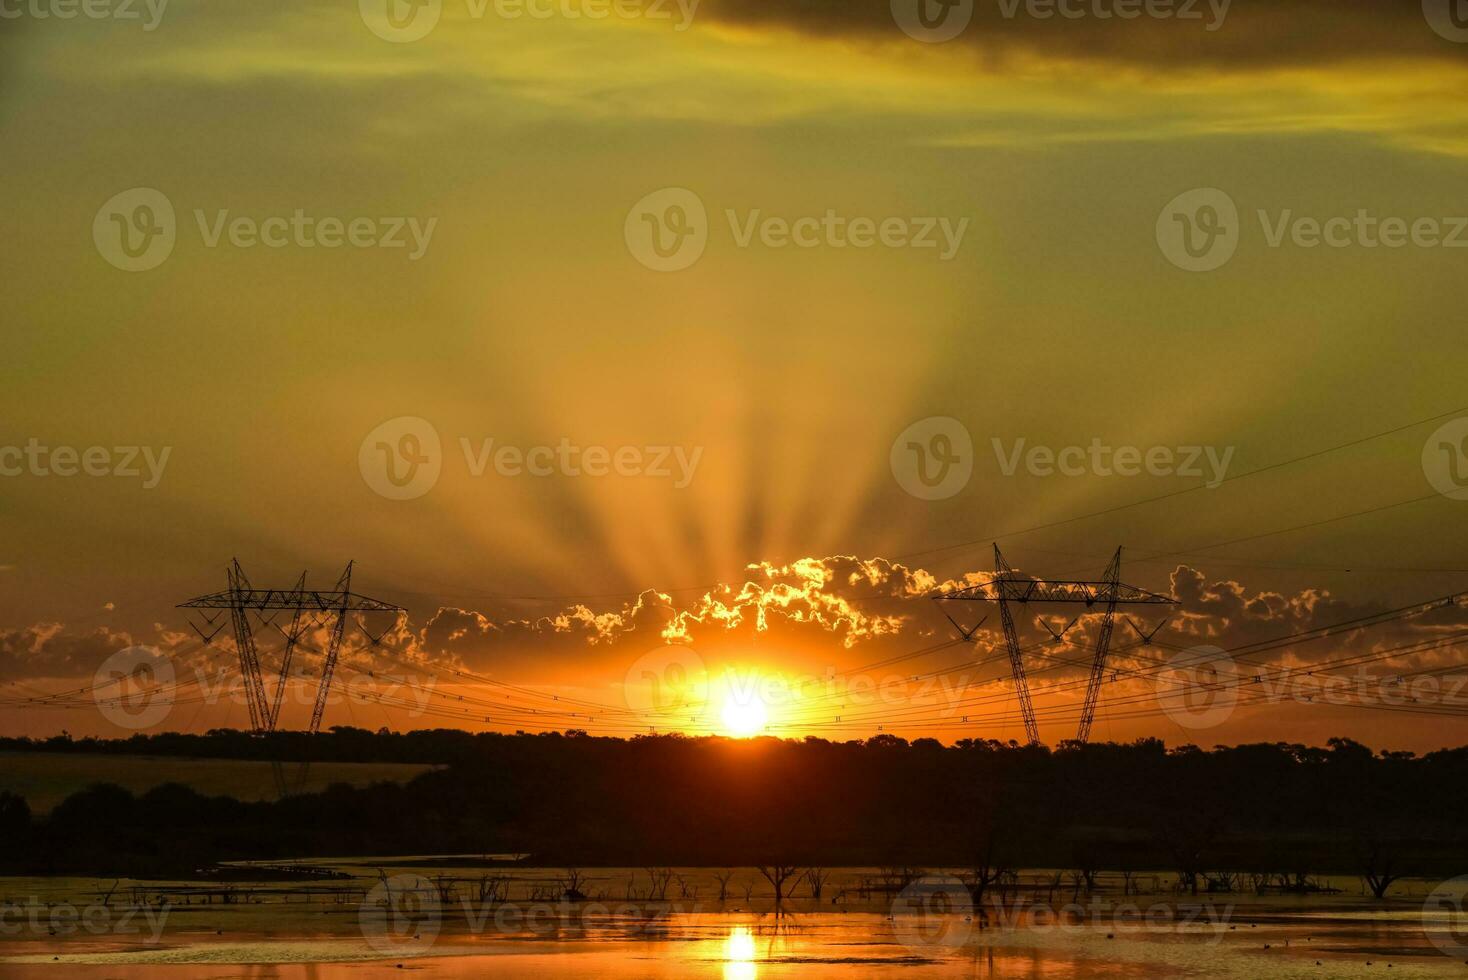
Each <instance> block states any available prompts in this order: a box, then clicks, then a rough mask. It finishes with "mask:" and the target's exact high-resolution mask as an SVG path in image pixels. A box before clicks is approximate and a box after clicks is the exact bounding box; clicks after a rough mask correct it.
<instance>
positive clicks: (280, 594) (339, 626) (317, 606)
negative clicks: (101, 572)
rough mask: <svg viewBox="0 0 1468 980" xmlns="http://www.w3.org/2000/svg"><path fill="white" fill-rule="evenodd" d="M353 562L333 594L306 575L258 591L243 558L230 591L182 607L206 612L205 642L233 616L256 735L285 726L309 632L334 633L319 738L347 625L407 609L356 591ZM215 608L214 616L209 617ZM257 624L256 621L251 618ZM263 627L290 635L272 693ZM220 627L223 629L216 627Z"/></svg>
mask: <svg viewBox="0 0 1468 980" xmlns="http://www.w3.org/2000/svg"><path fill="white" fill-rule="evenodd" d="M354 564H355V563H354V562H347V567H346V570H345V571H343V572H342V574H341V577H340V578H339V579H337V583H336V588H334V589H331V590H329V591H327V590H321V589H308V588H306V573H305V572H302V573H301V577H300V578H299V579H297V580H296V584H295V585H294V586H293V587H291V588H288V589H257V588H255V587H253V586H252V585H251V584H250V580H249V579H248V578H246V577H245V571H244V569H243V568H241V567H240V563H239V560H238V559H235V560H232V561H231V562H230V565H229V568H228V569H227V574H228V578H229V588H227V589H226V590H224V591H223V592H213V593H210V594H209V595H203V596H199V597H197V598H194V599H190V600H188V601H187V602H181V603H179V605H178V608H180V609H198V610H204V611H205V612H204V624H205V625H204V626H203V627H200V626H199V625H198V624H197V623H194V622H190V624H189V625H190V626H193V628H194V630H195V632H197V633H198V634H199V636H200V637H201V638H202V639H203V640H204V642H205V644H209V643H211V642H213V640H214V637H215V636H217V635H219V633H220V632H221V631H222V630H223V629H224V627H225V624H224V623H219V622H218V620H219V617H220V614H221V613H224V612H227V613H228V614H229V624H228V625H229V626H230V627H231V628H232V630H233V633H234V642H235V650H236V652H237V653H238V656H239V662H240V674H241V676H243V678H244V682H245V701H246V704H247V705H248V707H249V711H250V730H251V731H252V732H253V733H254V734H256V735H266V734H269V733H271V732H273V731H275V730H276V726H277V724H278V723H279V722H280V707H281V703H282V700H283V698H284V696H285V688H286V684H287V683H288V682H289V680H290V671H291V663H292V660H293V659H294V657H295V653H296V649H297V647H298V646H299V645H300V643H301V637H302V636H303V635H305V634H306V632H307V631H308V630H311V629H319V628H321V627H324V626H326V627H329V628H330V633H329V638H328V640H327V643H326V648H325V650H324V651H323V655H322V663H321V679H320V681H319V682H318V683H317V685H316V698H315V701H314V703H313V705H312V708H311V724H310V728H309V731H310V733H311V734H313V735H314V734H316V733H317V732H319V731H320V730H321V718H322V715H323V714H325V712H326V702H327V698H328V697H329V695H330V693H331V681H332V677H333V675H334V674H335V673H336V664H337V659H338V658H339V657H340V655H341V648H342V640H343V638H344V637H345V635H346V629H347V621H348V619H350V618H353V617H355V616H357V615H358V614H365V613H392V614H393V615H394V617H396V615H397V614H398V613H401V612H402V611H403V610H402V608H401V607H399V606H396V605H394V604H392V603H390V602H383V601H382V600H380V599H373V598H371V597H369V596H365V595H360V594H358V593H356V592H353V591H352V567H353V565H354ZM209 610H214V613H213V615H210V614H209V613H208V611H209ZM282 614H285V615H286V616H288V617H289V621H290V625H289V627H285V626H281V625H280V624H279V623H278V622H277V620H278V619H279V618H281V616H282ZM252 616H253V617H254V618H255V622H252V621H251V617H252ZM256 622H257V623H258V624H259V625H260V626H261V627H264V628H270V627H274V628H275V629H277V630H279V631H280V632H281V634H282V635H283V636H284V637H285V646H284V648H283V650H282V653H281V660H280V669H279V673H278V676H277V678H276V683H275V689H274V691H270V690H267V688H266V684H265V671H264V670H263V669H262V667H261V665H260V653H259V648H258V646H257V644H256V641H255V623H256ZM216 623H217V624H218V625H216ZM358 627H359V628H360V629H361V630H362V632H363V633H365V634H366V635H367V637H368V639H370V640H371V641H372V643H373V645H374V646H375V645H376V644H377V643H378V642H380V640H381V636H373V635H372V634H371V633H369V632H367V628H366V627H365V626H363V625H361V623H360V622H359V623H358ZM275 765H276V778H277V782H279V783H280V784H281V788H282V790H283V789H284V780H283V777H282V776H281V774H280V768H279V763H275Z"/></svg>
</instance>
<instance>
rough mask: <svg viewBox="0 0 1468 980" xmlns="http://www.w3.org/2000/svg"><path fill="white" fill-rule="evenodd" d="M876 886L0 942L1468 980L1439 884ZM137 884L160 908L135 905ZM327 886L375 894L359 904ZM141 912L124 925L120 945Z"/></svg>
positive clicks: (196, 920)
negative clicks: (1185, 890) (1199, 888)
mask: <svg viewBox="0 0 1468 980" xmlns="http://www.w3.org/2000/svg"><path fill="white" fill-rule="evenodd" d="M384 863H385V862H384ZM419 870H422V869H419ZM870 872H871V869H842V870H840V871H838V872H836V873H835V874H834V875H833V877H832V881H831V883H830V885H829V886H828V887H829V890H828V891H827V892H826V893H825V894H824V896H823V897H822V899H820V900H819V901H817V900H816V899H815V898H814V897H813V896H810V895H809V894H806V892H805V891H801V892H800V893H799V894H800V895H802V896H803V897H802V898H799V899H796V900H794V901H792V902H790V903H789V905H788V911H787V914H785V915H783V916H780V917H778V918H777V917H776V916H775V915H774V914H773V912H772V905H773V903H772V898H773V894H772V892H770V891H769V890H768V886H766V887H765V890H764V891H760V890H759V888H758V887H757V886H758V884H759V883H760V882H759V881H757V880H756V879H757V878H758V876H757V875H753V873H752V872H749V871H748V870H747V869H746V870H744V871H741V872H739V873H738V874H737V875H736V876H735V878H734V879H732V880H731V881H730V883H729V897H728V898H727V900H726V901H723V902H719V901H717V900H716V896H711V890H712V889H714V888H716V887H717V883H716V879H715V878H714V877H713V871H712V870H710V869H702V870H700V869H681V870H680V871H678V872H677V874H676V879H677V880H678V881H679V882H680V884H679V885H675V886H674V888H675V890H676V889H677V888H686V889H687V890H688V891H689V892H692V893H696V894H693V895H692V896H691V897H690V896H689V895H684V896H682V898H683V899H685V900H683V901H680V900H678V899H673V900H671V901H667V902H651V901H649V900H646V899H645V898H644V899H642V900H637V895H638V890H639V889H645V888H646V881H647V873H646V872H645V871H637V870H635V869H621V870H616V869H598V870H596V871H594V872H590V873H588V875H587V877H586V882H585V884H586V888H587V893H588V894H589V895H592V896H593V897H594V899H595V900H594V901H592V902H589V903H588V902H578V903H569V902H565V901H558V900H555V899H552V900H550V901H540V900H537V899H536V898H535V896H536V895H537V894H540V895H543V894H545V889H547V888H548V887H550V885H552V884H554V883H555V882H556V881H557V878H558V872H556V871H555V870H553V869H515V871H514V875H513V876H514V884H513V887H512V890H511V892H510V894H509V896H508V900H505V901H498V902H490V903H475V902H470V901H467V900H466V901H463V902H461V903H459V904H458V905H457V906H450V905H444V906H441V907H434V908H432V909H429V910H428V911H427V912H425V910H424V909H422V908H418V907H416V906H415V907H405V908H404V909H399V908H397V907H396V906H394V907H393V909H392V911H391V912H388V911H387V910H379V913H380V914H378V915H377V916H376V917H375V918H374V917H373V916H372V915H368V914H365V913H364V912H363V908H364V907H365V905H364V902H363V900H362V897H361V896H362V895H363V894H364V893H368V892H370V891H371V890H372V889H373V888H375V887H377V886H378V884H379V883H380V881H381V880H382V879H383V878H384V877H392V876H393V875H395V874H404V873H408V874H416V872H411V871H409V870H408V869H407V868H406V867H405V866H400V867H398V868H387V869H384V870H383V871H382V872H378V871H377V869H376V868H375V867H374V868H372V869H365V868H364V869H362V870H361V873H360V876H359V877H357V878H353V879H350V880H348V881H346V882H342V883H338V884H335V885H330V886H324V889H325V890H323V886H322V885H320V884H314V885H306V884H300V883H286V884H282V883H280V882H275V883H268V882H261V883H257V884H254V885H244V886H241V887H242V892H241V893H239V894H236V895H235V896H233V897H232V898H231V901H230V904H222V899H220V898H219V896H217V895H206V894H205V891H206V890H207V889H211V888H212V889H217V888H219V887H220V886H219V885H217V884H215V885H203V884H201V883H197V882H195V883H192V884H190V885H188V886H187V887H188V888H189V889H190V890H189V891H184V892H181V893H180V892H170V893H169V894H170V895H171V896H172V897H170V899H169V901H170V902H172V903H175V904H173V905H172V907H171V908H169V909H168V910H167V915H166V916H164V915H162V914H161V912H160V910H159V909H158V908H156V907H145V908H138V907H137V906H134V905H131V904H129V903H127V902H124V901H122V899H123V897H124V895H126V894H129V893H131V894H135V895H151V896H152V899H151V900H152V901H157V897H158V895H159V894H160V892H159V891H158V889H160V888H163V889H167V888H169V887H171V886H169V885H168V884H166V883H147V884H143V883H134V882H125V883H121V884H120V886H117V887H114V885H113V882H111V881H106V882H99V881H92V880H86V879H0V897H4V898H5V899H6V900H7V901H8V902H9V903H11V904H10V906H9V909H10V912H11V915H10V918H9V919H8V920H6V921H7V925H8V926H9V928H6V929H3V930H0V977H5V978H10V977H15V978H21V980H42V978H44V980H57V978H59V977H62V976H65V977H72V976H76V977H81V978H83V980H184V978H186V977H187V978H194V977H199V978H205V980H235V978H241V977H260V978H280V980H308V978H309V980H346V978H348V977H363V976H366V977H385V976H389V975H394V976H402V975H403V974H404V973H405V972H411V974H412V975H413V976H414V977H417V978H421V980H438V978H445V980H447V978H464V977H471V976H474V977H477V976H506V977H520V976H533V977H536V978H537V980H560V978H570V977H578V978H579V977H585V976H604V977H611V978H634V977H637V978H642V977H653V978H661V977H693V978H720V980H771V978H783V977H797V976H798V977H809V978H824V980H858V978H865V977H879V978H880V977H903V978H912V980H920V978H927V977H940V976H941V977H1044V978H1055V980H1066V978H1076V980H1095V978H1131V977H1219V978H1224V980H1232V978H1238V980H1245V978H1250V980H1252V978H1255V977H1281V978H1294V977H1316V978H1319V977H1356V976H1360V977H1366V976H1383V975H1386V976H1390V977H1393V978H1403V977H1405V978H1416V977H1423V978H1426V977H1431V978H1439V977H1448V976H1454V977H1457V976H1464V975H1465V973H1468V966H1465V964H1464V960H1468V935H1465V931H1468V920H1465V917H1464V916H1463V914H1462V913H1461V911H1459V910H1458V909H1457V908H1456V907H1455V908H1451V909H1449V910H1447V911H1442V910H1428V911H1425V910H1424V901H1423V898H1424V896H1425V895H1426V894H1427V893H1428V892H1430V891H1431V890H1432V883H1421V882H1416V883H1404V884H1403V885H1402V886H1401V888H1400V889H1399V890H1398V893H1397V896H1396V898H1395V900H1394V901H1389V902H1387V903H1377V902H1371V901H1368V900H1366V899H1365V898H1363V897H1362V896H1361V895H1360V894H1359V889H1357V891H1356V892H1355V893H1349V892H1346V891H1345V890H1344V889H1343V890H1342V892H1341V893H1339V894H1335V895H1328V896H1313V897H1302V896H1274V897H1260V896H1255V895H1215V896H1204V897H1193V896H1183V895H1179V894H1177V893H1176V892H1174V891H1170V890H1169V889H1167V888H1159V889H1158V890H1156V891H1153V892H1150V893H1148V894H1144V895H1124V894H1123V893H1122V892H1121V890H1120V889H1119V888H1116V887H1114V886H1115V885H1116V883H1115V882H1105V883H1103V885H1109V886H1113V887H1102V888H1101V889H1100V890H1099V891H1098V893H1097V894H1095V895H1093V896H1091V897H1088V898H1087V897H1082V898H1079V900H1078V901H1075V902H1068V901H1067V899H1069V898H1073V897H1074V896H1072V895H1068V894H1066V893H1065V890H1064V889H1054V888H1051V889H1048V890H1047V889H1046V888H1044V887H1041V886H1040V885H1039V884H1038V883H1039V882H1041V881H1043V880H1044V879H1045V877H1046V875H1045V874H1044V873H1038V872H1037V873H1034V875H1033V876H1032V877H1031V879H1030V881H1029V887H1028V890H1027V891H1026V892H1025V893H1024V895H1023V896H1015V897H1014V898H1013V899H1012V900H1011V901H1010V902H1008V903H1007V904H1005V903H1000V904H990V905H988V906H987V907H986V909H985V911H984V912H983V913H982V914H980V913H978V912H975V910H973V909H971V908H968V909H962V908H960V909H958V910H956V911H955V910H954V909H953V907H952V906H950V905H945V904H944V902H943V901H940V900H939V899H943V898H944V882H945V879H944V878H942V877H941V876H934V877H930V878H925V879H922V882H921V887H916V888H915V889H914V890H912V891H910V892H904V893H902V896H897V897H895V898H894V896H893V895H890V894H873V893H871V892H869V891H862V890H861V889H860V887H859V886H860V883H862V882H863V881H865V882H868V883H869V882H870V881H871V875H870ZM439 873H440V872H439V871H438V870H434V871H432V872H429V874H433V875H437V874H439ZM461 873H462V874H463V875H464V877H463V878H461V879H460V880H461V882H464V883H465V884H464V885H463V886H462V887H468V884H467V883H468V882H469V881H471V880H472V879H473V876H474V875H478V874H481V873H483V872H482V871H480V870H475V871H473V872H470V871H469V870H468V869H464V870H463V871H462V872H461ZM393 880H395V881H400V880H402V879H400V878H394V879H393ZM418 880H427V879H422V878H420V879H418ZM946 880H947V881H949V882H950V883H951V879H946ZM134 887H137V888H141V889H144V891H142V892H130V889H132V888H134ZM331 888H339V889H344V890H348V891H349V890H350V889H354V888H355V889H359V891H358V892H357V893H356V897H355V898H353V899H352V900H347V899H346V898H345V897H344V893H337V894H333V893H332V892H331V891H330V889H331ZM313 889H315V890H313ZM109 890H110V895H109V901H110V903H111V904H109V905H107V906H106V907H105V909H106V912H105V914H106V916H110V919H109V922H108V924H109V928H108V929H106V930H90V931H89V930H86V929H71V930H68V931H66V932H67V934H58V935H49V934H47V932H48V930H47V928H46V927H44V926H43V927H41V928H39V929H38V928H37V927H36V926H35V925H34V924H33V923H32V924H30V925H29V926H28V927H21V928H14V927H15V926H16V925H17V923H19V922H20V919H21V913H20V911H19V909H20V908H21V904H20V903H22V902H23V901H24V902H31V904H32V906H35V905H38V907H39V908H40V909H42V910H43V911H45V910H49V909H52V908H55V907H57V906H59V905H61V904H65V903H68V902H69V903H72V904H73V905H75V906H78V907H83V906H85V905H86V903H88V902H91V903H92V908H93V909H94V911H95V909H96V904H95V901H96V896H97V895H98V894H99V893H108V892H109ZM195 890H197V891H195ZM674 893H675V894H676V891H675V892H674ZM965 894H966V893H965ZM241 895H246V896H248V897H244V898H241V897H240V896H241ZM613 895H616V896H618V897H617V898H614V897H612V896H613ZM30 896H35V899H34V900H32V899H31V898H30ZM700 896H701V897H700ZM903 896H906V897H905V898H904V897H903ZM206 899H207V901H206ZM27 907H31V906H27ZM125 914H128V915H130V919H129V921H128V923H127V928H122V927H121V926H122V922H121V917H122V916H123V915H125ZM155 926H156V929H155V928H154V927H155Z"/></svg>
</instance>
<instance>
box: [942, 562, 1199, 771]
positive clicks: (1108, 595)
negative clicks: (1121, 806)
mask: <svg viewBox="0 0 1468 980" xmlns="http://www.w3.org/2000/svg"><path fill="white" fill-rule="evenodd" d="M933 599H934V601H936V602H939V603H943V602H953V601H967V602H995V603H998V604H999V618H1000V621H1001V622H1002V624H1003V627H1004V642H1005V645H1006V646H1007V647H1008V649H1009V670H1010V675H1011V676H1012V677H1013V679H1014V689H1015V694H1016V696H1017V697H1018V699H1019V711H1020V715H1021V717H1022V718H1023V719H1024V724H1025V737H1026V739H1027V740H1028V741H1029V742H1031V743H1035V742H1039V741H1040V726H1039V724H1038V723H1037V722H1036V721H1035V706H1034V704H1033V702H1032V701H1031V700H1030V683H1029V679H1028V677H1027V676H1026V674H1025V662H1024V654H1023V652H1022V651H1021V649H1020V644H1019V630H1018V629H1017V628H1016V626H1015V622H1014V610H1013V608H1012V607H1013V606H1016V605H1018V606H1019V607H1021V608H1022V609H1028V608H1029V606H1030V604H1031V603H1036V604H1039V603H1061V604H1079V605H1083V606H1085V607H1086V609H1088V610H1089V609H1099V610H1100V611H1101V614H1102V615H1101V624H1100V628H1099V630H1098V632H1097V636H1096V650H1095V654H1094V655H1093V656H1092V658H1091V673H1090V677H1089V679H1088V680H1087V682H1086V700H1085V702H1084V703H1083V704H1082V705H1081V719H1080V724H1079V725H1078V726H1077V728H1076V741H1078V742H1082V743H1084V742H1085V741H1086V739H1088V738H1089V737H1090V735H1091V721H1092V720H1093V719H1094V718H1095V715H1096V701H1097V699H1098V697H1099V695H1100V693H1101V682H1102V680H1103V679H1104V677H1105V675H1106V657H1107V654H1108V652H1109V650H1110V648H1111V633H1112V629H1113V627H1114V626H1115V622H1116V610H1117V607H1118V606H1155V605H1175V604H1176V603H1177V600H1176V599H1173V598H1172V597H1170V596H1165V595H1159V594H1157V593H1156V592H1148V591H1147V590H1146V589H1139V588H1137V587H1136V586H1134V585H1126V584H1125V583H1123V582H1122V581H1121V549H1120V548H1117V549H1116V554H1115V555H1113V556H1112V558H1111V563H1110V564H1109V565H1107V566H1106V571H1105V572H1103V573H1102V574H1101V579H1100V580H1099V581H1085V580H1081V579H1050V580H1044V579H1037V578H1033V577H1031V576H1028V575H1021V574H1020V573H1019V572H1016V571H1015V570H1014V569H1013V568H1011V567H1010V565H1009V562H1007V561H1005V560H1004V554H1003V553H1002V552H1001V551H1000V550H999V545H997V544H996V545H994V575H993V577H992V578H990V579H989V581H987V582H984V583H983V584H981V585H972V586H968V587H966V588H962V589H953V590H951V591H948V592H944V593H942V594H941V595H937V596H934V597H933ZM945 615H946V613H945ZM1081 615H1084V612H1083V613H1082V614H1081ZM948 618H949V621H950V622H952V623H953V625H954V626H955V627H957V628H958V631H959V633H960V634H961V635H962V636H963V638H964V639H965V640H969V639H971V638H972V637H973V634H974V633H975V632H976V631H977V629H978V627H974V628H973V629H969V630H965V629H964V628H963V627H962V626H961V625H959V623H958V622H957V621H956V620H954V619H953V617H951V616H949V617H948ZM1079 621H1080V616H1077V617H1076V618H1075V619H1073V620H1071V622H1070V625H1069V626H1066V627H1065V629H1063V630H1061V631H1059V632H1056V631H1055V630H1053V629H1050V627H1049V624H1048V623H1045V622H1044V621H1043V620H1041V621H1040V622H1041V624H1042V625H1044V626H1045V627H1046V629H1047V630H1048V631H1049V633H1050V635H1051V637H1052V638H1053V639H1054V640H1055V641H1056V642H1059V641H1060V640H1062V639H1063V638H1064V636H1065V634H1066V633H1067V632H1069V630H1070V628H1071V627H1072V626H1075V624H1076V623H1077V622H1079ZM1158 628H1160V627H1158ZM1138 632H1139V633H1140V630H1139V631H1138ZM1156 633H1157V629H1155V628H1154V629H1153V630H1152V632H1151V633H1147V634H1143V635H1144V637H1145V639H1146V640H1150V639H1151V637H1152V636H1153V635H1155V634H1156Z"/></svg>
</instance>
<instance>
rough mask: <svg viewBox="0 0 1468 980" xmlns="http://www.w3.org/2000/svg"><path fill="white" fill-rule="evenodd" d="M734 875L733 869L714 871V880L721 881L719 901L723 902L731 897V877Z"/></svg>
mask: <svg viewBox="0 0 1468 980" xmlns="http://www.w3.org/2000/svg"><path fill="white" fill-rule="evenodd" d="M732 877H734V872H732V871H716V872H714V880H715V881H717V882H718V883H719V901H720V902H723V901H725V900H727V899H728V897H729V879H730V878H732Z"/></svg>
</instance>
